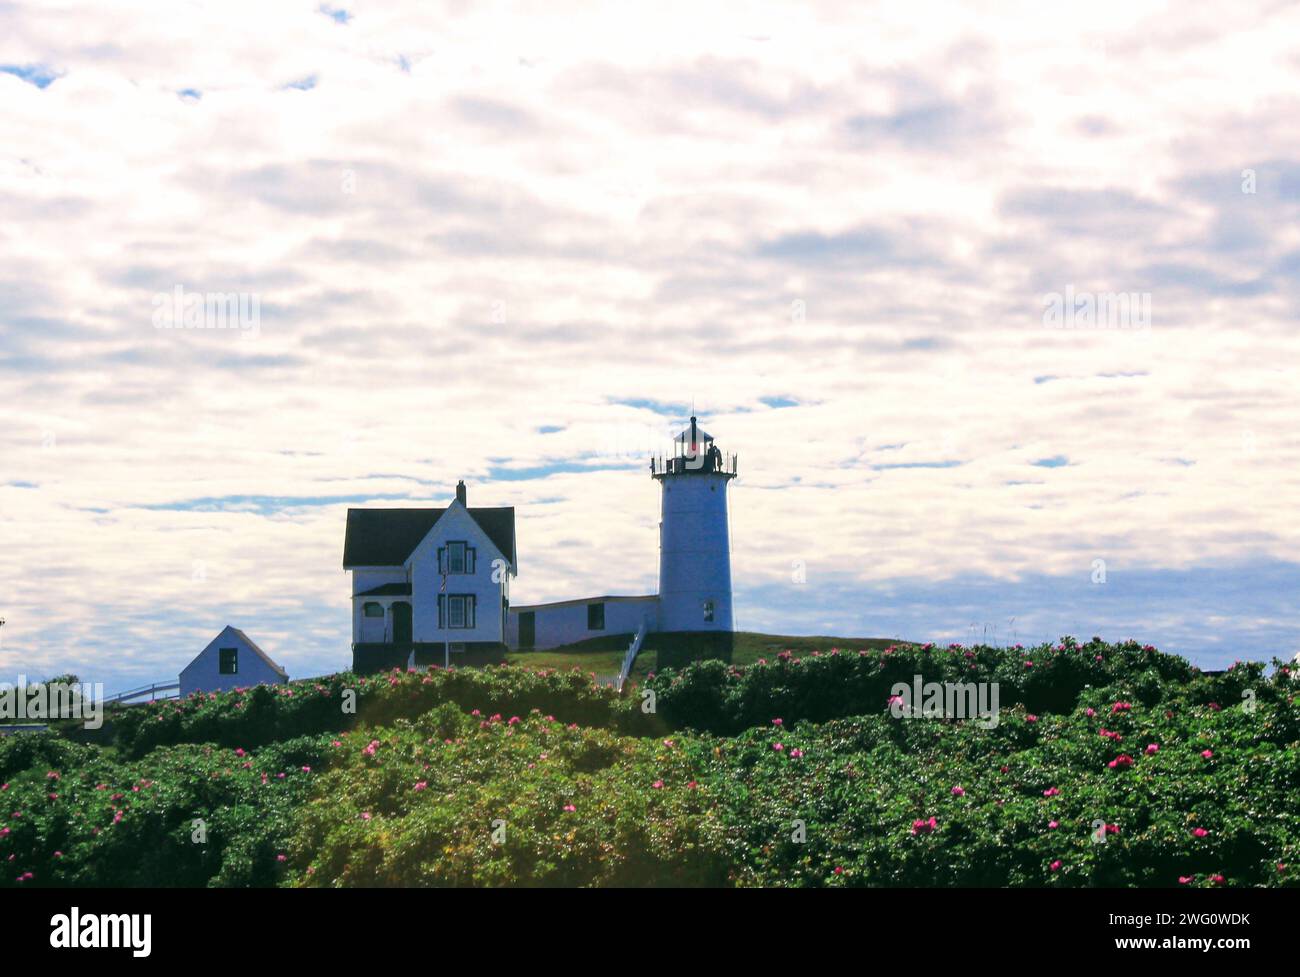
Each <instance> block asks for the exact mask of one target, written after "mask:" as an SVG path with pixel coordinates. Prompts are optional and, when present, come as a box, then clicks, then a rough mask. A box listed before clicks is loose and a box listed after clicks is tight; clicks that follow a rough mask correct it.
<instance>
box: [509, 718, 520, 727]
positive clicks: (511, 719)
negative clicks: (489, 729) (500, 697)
mask: <svg viewBox="0 0 1300 977" xmlns="http://www.w3.org/2000/svg"><path fill="white" fill-rule="evenodd" d="M518 722H519V717H518V716H511V717H510V721H509V722H508V723H506V725H507V726H514V725H515V724H516V723H518Z"/></svg>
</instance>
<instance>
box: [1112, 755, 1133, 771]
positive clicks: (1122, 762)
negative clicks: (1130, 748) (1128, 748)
mask: <svg viewBox="0 0 1300 977" xmlns="http://www.w3.org/2000/svg"><path fill="white" fill-rule="evenodd" d="M1108 766H1110V768H1111V769H1112V770H1114V769H1117V768H1119V767H1131V766H1133V758H1132V757H1131V756H1129V755H1128V754H1127V753H1121V754H1120V755H1119V756H1117V757H1116V758H1115V759H1114V760H1111V761H1110V763H1109V764H1108Z"/></svg>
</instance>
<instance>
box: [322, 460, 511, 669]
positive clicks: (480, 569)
mask: <svg viewBox="0 0 1300 977" xmlns="http://www.w3.org/2000/svg"><path fill="white" fill-rule="evenodd" d="M343 569H345V570H350V571H351V572H352V667H353V670H354V671H357V672H373V671H378V670H381V669H389V668H395V667H403V666H405V665H406V664H407V663H408V662H409V661H410V658H411V655H412V653H414V655H415V664H416V665H441V664H442V663H443V661H444V656H445V655H447V654H450V656H451V661H452V664H455V665H481V664H487V663H490V662H500V661H504V660H505V650H506V614H507V611H508V609H509V606H510V580H511V578H512V577H514V576H515V574H516V573H517V567H516V563H515V510H514V507H513V506H503V507H497V508H471V507H469V506H468V505H467V504H466V499H465V483H464V482H460V483H459V484H458V485H457V486H456V499H455V501H454V502H452V503H451V505H449V506H447V507H446V508H444V509H349V510H348V523H347V532H346V536H345V539H344V543H343Z"/></svg>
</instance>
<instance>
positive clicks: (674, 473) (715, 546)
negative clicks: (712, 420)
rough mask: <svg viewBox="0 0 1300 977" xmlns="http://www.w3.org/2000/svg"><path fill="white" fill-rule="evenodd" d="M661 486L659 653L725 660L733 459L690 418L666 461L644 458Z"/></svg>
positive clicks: (729, 616) (729, 632) (727, 650)
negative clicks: (676, 652) (729, 494)
mask: <svg viewBox="0 0 1300 977" xmlns="http://www.w3.org/2000/svg"><path fill="white" fill-rule="evenodd" d="M650 472H651V477H652V478H654V479H655V481H657V482H658V483H659V485H660V489H661V500H662V501H661V508H660V512H661V517H660V523H659V627H658V631H659V635H658V637H657V639H656V641H655V643H656V644H657V645H659V647H660V651H661V662H662V660H663V658H662V652H663V651H665V650H670V649H680V650H682V651H688V652H690V654H689V656H688V657H696V656H713V655H716V654H719V653H721V654H722V655H723V656H724V657H728V658H729V657H730V650H731V635H732V631H733V630H734V628H733V620H732V614H731V535H730V532H729V531H728V522H727V484H728V483H729V482H730V481H731V480H732V479H733V478H735V477H736V456H735V455H731V456H730V457H724V456H723V454H722V452H721V451H719V450H718V447H717V445H716V444H715V443H714V441H713V437H712V435H710V434H709V433H707V432H706V431H704V430H702V429H701V428H700V427H699V424H698V423H697V421H696V419H695V418H694V417H692V418H691V422H690V426H689V427H687V428H686V429H685V430H684V431H682V432H681V434H679V435H677V437H676V438H675V439H674V440H673V455H672V457H671V458H659V459H655V460H652V461H651V462H650Z"/></svg>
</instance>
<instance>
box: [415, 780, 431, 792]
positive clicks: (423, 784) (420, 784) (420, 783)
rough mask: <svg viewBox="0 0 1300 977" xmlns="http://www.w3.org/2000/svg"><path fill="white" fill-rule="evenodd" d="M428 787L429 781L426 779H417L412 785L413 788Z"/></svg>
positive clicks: (423, 788)
mask: <svg viewBox="0 0 1300 977" xmlns="http://www.w3.org/2000/svg"><path fill="white" fill-rule="evenodd" d="M428 788H429V782H428V781H427V780H421V781H417V782H416V785H415V787H414V789H415V790H427V789H428Z"/></svg>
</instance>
